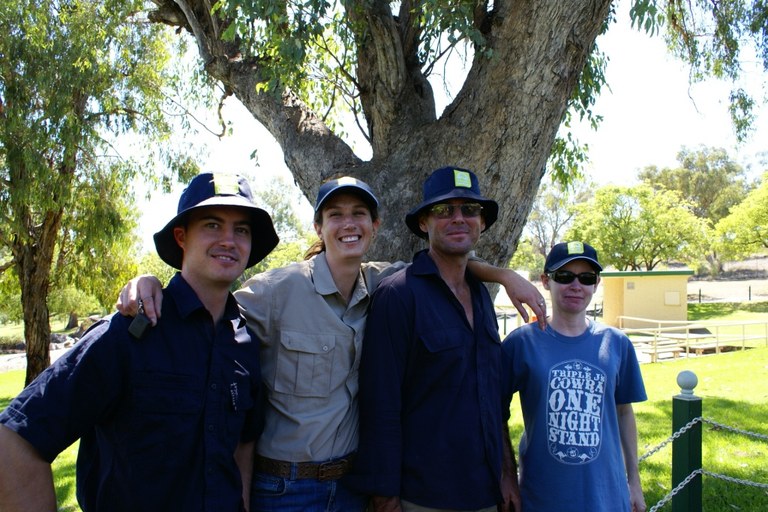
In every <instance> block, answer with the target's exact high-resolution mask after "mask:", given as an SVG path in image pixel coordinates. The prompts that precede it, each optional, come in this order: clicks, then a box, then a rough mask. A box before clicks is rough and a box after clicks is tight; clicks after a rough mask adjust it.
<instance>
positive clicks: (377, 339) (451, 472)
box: [346, 252, 503, 509]
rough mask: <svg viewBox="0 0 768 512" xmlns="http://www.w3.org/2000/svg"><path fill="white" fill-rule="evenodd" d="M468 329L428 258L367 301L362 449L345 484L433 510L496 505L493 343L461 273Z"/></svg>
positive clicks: (479, 291) (485, 302) (496, 359)
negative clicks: (468, 308)
mask: <svg viewBox="0 0 768 512" xmlns="http://www.w3.org/2000/svg"><path fill="white" fill-rule="evenodd" d="M466 277H467V281H468V283H469V285H470V288H471V291H472V308H473V315H474V328H473V327H472V326H470V324H469V322H468V321H467V317H466V314H465V312H464V309H463V307H462V306H461V303H460V302H459V301H458V299H456V297H455V296H454V294H453V293H452V292H451V290H450V289H449V288H448V286H447V285H446V284H445V282H444V281H443V280H442V278H441V277H440V274H439V272H438V270H437V267H436V266H435V264H434V262H433V261H432V259H431V258H430V257H429V256H428V254H427V253H426V252H420V253H418V254H417V255H416V256H415V258H414V261H413V265H411V266H410V267H408V268H407V269H405V270H402V271H400V272H398V273H396V274H394V275H392V276H391V277H389V278H387V279H384V280H383V281H382V282H381V284H380V285H379V287H378V288H377V289H376V291H375V292H374V294H373V297H372V304H371V312H370V313H369V315H368V322H367V325H366V330H365V339H364V342H363V353H362V360H361V366H360V379H359V382H360V393H359V403H360V445H359V449H358V455H357V457H356V458H355V467H354V468H353V471H352V472H351V474H350V475H348V477H347V480H346V483H348V484H349V485H350V486H352V487H354V488H356V489H358V490H360V491H361V492H364V493H367V494H371V495H377V496H400V497H401V498H403V499H405V500H408V501H410V502H413V503H416V504H418V505H422V506H426V507H433V508H450V509H479V508H484V507H490V506H493V505H495V504H496V503H498V502H499V501H500V490H499V482H500V479H501V456H502V444H501V442H502V441H501V434H502V428H503V420H502V411H501V407H500V403H501V395H500V383H501V382H500V377H501V373H500V371H501V361H500V358H501V343H500V339H499V335H498V328H497V324H496V315H495V312H494V309H493V304H492V303H491V299H490V295H489V294H488V291H487V290H486V288H485V286H484V285H483V284H482V283H480V282H479V281H477V280H476V279H474V278H473V277H472V276H471V275H470V274H469V273H467V275H466Z"/></svg>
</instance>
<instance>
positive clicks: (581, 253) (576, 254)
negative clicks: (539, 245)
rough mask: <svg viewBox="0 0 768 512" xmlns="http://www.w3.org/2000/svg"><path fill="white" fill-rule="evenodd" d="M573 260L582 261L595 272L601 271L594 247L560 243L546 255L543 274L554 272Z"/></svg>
mask: <svg viewBox="0 0 768 512" xmlns="http://www.w3.org/2000/svg"><path fill="white" fill-rule="evenodd" d="M574 260H584V261H586V262H588V263H589V264H590V265H592V268H594V269H595V270H596V271H598V272H602V271H603V266H602V265H600V263H599V262H598V260H597V251H596V250H595V248H594V247H592V246H591V245H589V244H585V243H584V242H560V243H559V244H555V246H554V247H553V248H552V250H551V251H549V254H547V260H546V262H545V263H544V272H545V273H549V272H554V271H555V270H557V269H559V268H560V267H562V266H563V265H566V264H568V263H570V262H572V261H574Z"/></svg>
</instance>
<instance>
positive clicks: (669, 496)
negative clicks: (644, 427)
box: [638, 416, 768, 512]
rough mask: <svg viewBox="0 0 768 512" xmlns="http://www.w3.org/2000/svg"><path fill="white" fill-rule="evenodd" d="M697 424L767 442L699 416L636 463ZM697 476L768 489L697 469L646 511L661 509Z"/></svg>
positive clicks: (760, 484) (748, 432)
mask: <svg viewBox="0 0 768 512" xmlns="http://www.w3.org/2000/svg"><path fill="white" fill-rule="evenodd" d="M697 423H708V424H710V425H712V426H713V427H715V428H716V429H719V430H727V431H729V432H734V433H737V434H742V435H745V436H748V437H753V438H755V439H760V440H763V441H768V435H765V434H758V433H756V432H750V431H748V430H742V429H740V428H735V427H731V426H728V425H724V424H722V423H718V422H716V421H714V420H710V419H707V418H704V417H703V416H699V417H697V418H693V419H692V420H691V421H689V422H688V423H686V424H685V425H684V426H683V427H682V428H680V430H678V431H677V432H675V433H674V434H672V435H671V436H669V438H667V439H666V440H664V441H662V442H661V443H659V444H658V445H657V446H655V447H654V448H651V449H650V450H648V451H647V452H646V453H645V454H643V456H642V457H640V458H639V459H638V462H642V461H644V460H645V459H647V458H648V457H650V456H651V455H653V454H654V453H656V452H658V451H659V450H661V449H662V448H664V447H665V446H667V445H668V444H669V443H671V442H672V441H674V440H675V439H677V438H679V437H680V436H682V435H683V434H685V433H686V432H687V431H689V430H690V429H691V428H692V427H693V426H694V425H696V424H697ZM698 475H707V476H711V477H713V478H719V479H720V480H725V481H727V482H731V483H734V484H741V485H748V486H751V487H758V488H760V489H768V484H764V483H760V482H752V481H750V480H744V479H741V478H734V477H731V476H727V475H721V474H719V473H713V472H712V471H707V470H706V469H697V470H694V471H693V472H692V473H691V474H690V475H688V476H687V477H685V478H684V479H683V481H682V482H680V483H679V484H677V486H675V488H674V489H672V490H671V491H670V492H669V493H668V494H667V495H666V496H664V497H663V498H662V499H661V500H659V502H658V503H656V504H655V505H654V506H652V507H651V508H650V509H648V512H656V511H657V510H659V509H660V508H661V507H663V506H664V505H666V504H667V503H668V502H669V501H670V500H671V499H672V497H673V496H674V495H676V494H677V493H678V492H680V491H681V490H682V489H683V488H684V487H685V486H686V485H688V484H689V483H690V482H691V480H693V479H694V478H696V476H698Z"/></svg>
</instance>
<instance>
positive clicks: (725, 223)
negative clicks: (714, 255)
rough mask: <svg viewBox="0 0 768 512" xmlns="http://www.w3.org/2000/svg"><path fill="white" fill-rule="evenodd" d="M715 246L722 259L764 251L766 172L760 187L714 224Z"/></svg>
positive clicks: (767, 241) (767, 206)
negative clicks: (723, 256) (723, 257)
mask: <svg viewBox="0 0 768 512" xmlns="http://www.w3.org/2000/svg"><path fill="white" fill-rule="evenodd" d="M715 231H716V247H718V248H719V250H720V252H721V253H722V254H723V255H725V257H728V258H733V259H741V258H746V257H749V256H753V255H755V254H759V253H765V252H766V249H768V172H766V173H763V177H762V182H761V183H760V186H759V187H757V188H756V189H754V190H752V191H751V192H750V193H749V195H747V197H746V198H745V199H744V201H742V202H741V203H739V204H738V205H736V206H735V207H734V208H733V209H732V210H731V214H730V215H728V216H727V217H725V218H724V219H722V220H721V221H720V222H718V224H717V227H716V229H715Z"/></svg>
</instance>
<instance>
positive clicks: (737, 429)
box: [702, 418, 768, 441]
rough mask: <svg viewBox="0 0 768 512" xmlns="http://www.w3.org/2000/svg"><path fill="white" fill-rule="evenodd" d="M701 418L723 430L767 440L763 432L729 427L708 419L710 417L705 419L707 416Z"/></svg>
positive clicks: (767, 437)
mask: <svg viewBox="0 0 768 512" xmlns="http://www.w3.org/2000/svg"><path fill="white" fill-rule="evenodd" d="M702 419H703V421H704V423H709V424H710V425H714V426H715V427H717V428H721V429H723V430H728V431H730V432H735V433H737V434H743V435H745V436H750V437H756V438H757V439H762V440H763V441H768V436H767V435H765V434H757V433H755V432H750V431H748V430H741V429H740V428H736V427H729V426H728V425H723V424H722V423H718V422H716V421H714V420H710V419H707V418H702Z"/></svg>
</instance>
